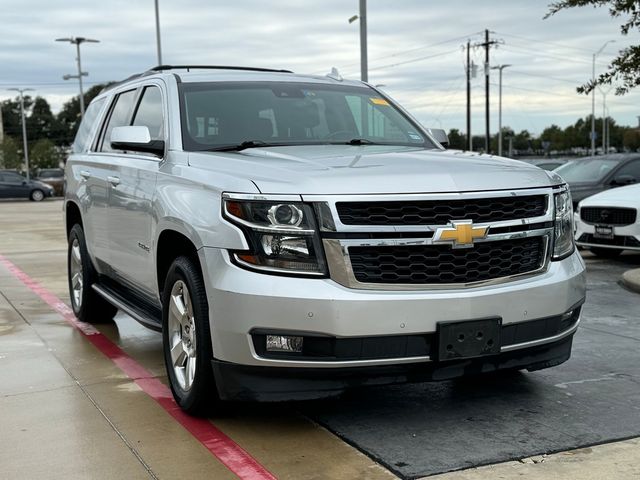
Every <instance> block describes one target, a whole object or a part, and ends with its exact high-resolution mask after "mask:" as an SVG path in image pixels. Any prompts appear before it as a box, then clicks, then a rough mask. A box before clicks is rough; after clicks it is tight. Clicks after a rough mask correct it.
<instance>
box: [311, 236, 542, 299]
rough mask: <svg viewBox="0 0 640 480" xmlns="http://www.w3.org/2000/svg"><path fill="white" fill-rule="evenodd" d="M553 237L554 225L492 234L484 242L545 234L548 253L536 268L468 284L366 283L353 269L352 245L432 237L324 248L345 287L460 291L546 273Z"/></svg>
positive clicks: (407, 241)
mask: <svg viewBox="0 0 640 480" xmlns="http://www.w3.org/2000/svg"><path fill="white" fill-rule="evenodd" d="M552 236H553V228H548V229H540V230H531V231H527V232H512V233H505V234H497V235H490V236H488V237H487V238H486V239H483V240H482V241H485V242H490V241H497V240H509V239H517V238H528V237H543V238H544V245H543V248H544V252H543V257H542V258H543V262H542V265H541V266H540V267H539V268H537V269H536V270H531V271H530V272H525V273H520V274H517V275H509V276H505V277H498V278H492V279H489V280H479V281H476V282H467V283H423V284H406V283H365V282H359V281H358V280H357V279H356V277H355V274H354V272H353V267H352V265H351V257H350V256H349V247H352V246H376V245H378V246H383V245H394V246H409V245H431V244H432V239H431V238H397V239H396V238H384V239H362V240H359V239H348V240H346V239H331V238H325V239H323V246H324V251H325V255H326V259H327V267H328V268H329V275H330V277H331V279H332V280H334V281H335V282H337V283H339V284H340V285H342V286H345V287H347V288H353V289H361V290H387V291H420V290H422V291H424V290H459V289H466V288H475V287H484V286H487V285H499V284H501V283H507V282H512V281H515V280H521V279H525V278H529V277H533V276H535V275H539V274H541V273H544V272H546V271H547V269H548V268H549V262H550V260H551V256H550V253H551V249H550V246H551V239H552Z"/></svg>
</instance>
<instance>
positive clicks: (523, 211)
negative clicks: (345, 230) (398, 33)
mask: <svg viewBox="0 0 640 480" xmlns="http://www.w3.org/2000/svg"><path fill="white" fill-rule="evenodd" d="M336 209H337V210H338V215H339V216H340V221H341V222H342V223H343V224H345V225H385V226H386V225H446V224H447V223H449V222H450V221H451V220H473V221H474V222H476V223H480V222H500V221H504V220H516V219H523V218H533V217H541V216H543V215H544V214H545V213H546V210H547V196H546V195H530V196H522V197H507V198H474V199H465V200H419V201H415V202H406V201H388V202H338V203H336Z"/></svg>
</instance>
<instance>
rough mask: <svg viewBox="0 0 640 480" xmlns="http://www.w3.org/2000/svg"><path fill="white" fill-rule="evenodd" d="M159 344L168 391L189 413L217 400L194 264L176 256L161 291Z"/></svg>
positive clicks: (204, 297)
mask: <svg viewBox="0 0 640 480" xmlns="http://www.w3.org/2000/svg"><path fill="white" fill-rule="evenodd" d="M162 345H163V351H164V360H165V365H166V367H167V375H168V377H169V384H170V386H171V392H172V393H173V397H174V399H175V401H176V403H177V404H178V405H179V406H180V408H182V409H183V410H184V411H185V412H187V413H189V414H191V415H200V414H203V413H204V412H205V411H206V410H207V409H208V408H209V407H210V406H212V405H213V404H215V403H218V402H219V399H218V396H217V394H216V388H215V381H214V378H213V372H212V370H211V360H212V359H213V349H212V346H211V332H210V328H209V305H208V302H207V295H206V291H205V288H204V281H203V280H202V273H201V272H200V268H199V267H198V265H197V264H196V263H195V262H194V261H193V260H192V259H190V258H189V257H178V258H177V259H176V260H175V261H174V262H173V263H172V264H171V267H169V272H168V273H167V277H166V280H165V283H164V292H163V295H162Z"/></svg>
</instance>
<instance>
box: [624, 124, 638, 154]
mask: <svg viewBox="0 0 640 480" xmlns="http://www.w3.org/2000/svg"><path fill="white" fill-rule="evenodd" d="M623 143H624V147H625V148H628V149H629V150H631V151H632V152H637V151H639V150H640V129H631V128H629V129H627V130H626V131H625V132H624V137H623Z"/></svg>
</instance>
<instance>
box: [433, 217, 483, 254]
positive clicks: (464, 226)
mask: <svg viewBox="0 0 640 480" xmlns="http://www.w3.org/2000/svg"><path fill="white" fill-rule="evenodd" d="M449 225H450V226H449V227H440V228H438V229H437V230H436V233H435V235H434V236H433V243H450V244H451V246H452V247H453V248H468V247H473V241H474V240H476V239H480V238H485V237H486V236H487V232H488V231H489V227H474V226H473V221H471V220H457V221H452V222H450V223H449Z"/></svg>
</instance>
